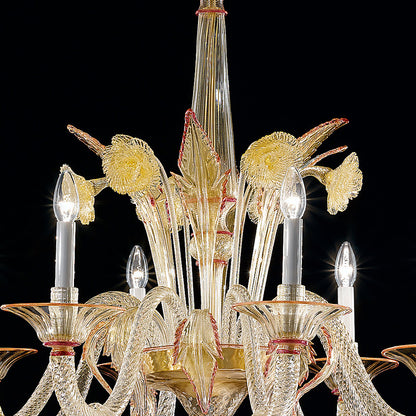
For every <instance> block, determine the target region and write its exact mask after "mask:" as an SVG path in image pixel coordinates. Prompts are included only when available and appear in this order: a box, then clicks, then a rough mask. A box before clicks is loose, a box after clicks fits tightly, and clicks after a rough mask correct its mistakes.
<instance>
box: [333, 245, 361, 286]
mask: <svg viewBox="0 0 416 416" xmlns="http://www.w3.org/2000/svg"><path fill="white" fill-rule="evenodd" d="M356 277H357V263H356V260H355V255H354V251H353V250H352V247H351V244H350V243H349V242H348V241H345V242H344V243H342V245H341V247H340V248H339V250H338V254H337V258H336V260H335V280H336V282H337V284H338V287H353V286H354V283H355V279H356Z"/></svg>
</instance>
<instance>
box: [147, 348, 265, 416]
mask: <svg viewBox="0 0 416 416" xmlns="http://www.w3.org/2000/svg"><path fill="white" fill-rule="evenodd" d="M221 348H222V354H223V357H224V359H223V360H222V359H218V360H217V365H218V369H217V372H216V375H215V379H214V384H213V388H212V396H211V400H210V406H209V411H208V413H206V414H208V415H211V416H213V415H223V414H227V415H229V416H231V415H233V414H234V413H235V411H236V410H237V409H238V407H239V405H240V404H241V402H242V400H243V399H244V398H245V397H246V395H247V383H246V377H245V364H244V348H243V346H242V345H229V344H227V345H222V346H221ZM145 352H146V354H145V358H144V372H145V374H146V380H147V382H148V383H149V384H150V386H151V387H153V388H154V389H156V390H161V391H164V390H167V391H172V392H174V393H175V395H176V397H177V398H178V399H179V401H180V402H181V404H182V406H183V407H184V408H185V410H186V411H187V413H188V414H189V415H200V416H202V415H203V414H204V413H203V412H202V411H201V409H200V407H199V404H198V401H197V399H196V393H195V390H194V388H193V387H192V384H191V383H190V381H189V380H188V377H187V375H186V373H185V372H184V371H182V369H181V366H180V364H173V353H174V349H173V346H165V347H156V348H148V349H146V350H145ZM265 361H266V355H265V354H264V362H265Z"/></svg>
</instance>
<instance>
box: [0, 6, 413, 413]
mask: <svg viewBox="0 0 416 416" xmlns="http://www.w3.org/2000/svg"><path fill="white" fill-rule="evenodd" d="M226 14H227V12H226V10H225V9H224V6H223V2H222V0H201V4H200V7H199V9H198V11H197V15H198V32H197V50H196V64H195V79H194V90H193V98H192V106H191V109H190V110H188V111H187V112H186V113H185V126H184V132H183V138H182V142H181V143H180V146H179V157H178V168H179V171H178V172H174V173H171V174H170V173H168V172H169V170H166V169H165V167H163V166H162V164H161V163H160V161H159V160H158V158H157V157H156V155H155V153H154V152H153V150H152V149H151V148H150V146H149V145H148V144H147V143H146V142H145V141H143V140H141V139H138V138H135V137H131V136H127V135H123V134H117V135H115V136H114V137H113V138H112V140H111V143H109V144H103V143H101V142H100V141H99V140H97V139H96V138H94V137H92V136H91V135H90V134H88V133H86V132H84V131H82V130H80V129H78V128H77V127H75V126H72V125H69V126H68V130H69V132H70V133H72V134H73V135H74V136H75V137H76V138H78V139H79V140H80V141H81V142H82V143H84V144H85V145H86V146H87V147H88V148H89V149H90V150H91V151H92V152H93V153H95V154H96V155H97V156H98V157H99V158H100V159H101V163H102V169H103V177H101V178H97V179H85V178H84V177H83V176H81V175H79V174H77V173H75V172H74V171H73V170H72V169H71V168H70V167H69V166H68V165H63V166H62V168H61V172H60V175H59V178H58V181H57V184H56V188H55V193H54V201H53V208H54V213H55V216H56V229H57V231H56V265H55V266H56V267H55V285H54V287H52V288H51V294H50V302H48V303H18V304H7V305H3V306H2V309H3V310H4V311H7V312H11V313H14V314H16V315H18V316H19V317H21V318H23V319H24V320H26V321H27V322H28V323H29V324H30V325H31V326H32V327H33V328H34V329H35V331H36V334H37V336H38V338H39V340H40V341H41V342H42V343H43V345H44V346H46V347H48V348H50V350H51V353H50V361H49V364H48V366H47V368H46V370H45V372H44V374H43V376H42V378H41V380H40V382H39V384H38V386H37V387H36V389H35V391H34V392H33V394H32V395H31V396H30V398H29V400H28V401H27V403H26V404H25V405H24V406H23V407H22V409H21V410H20V411H18V412H17V413H16V415H18V416H24V415H27V416H29V415H30V416H35V415H38V414H40V413H41V412H42V410H43V408H44V406H45V405H46V403H47V402H48V400H49V399H50V397H51V395H52V394H53V393H54V394H55V395H56V397H57V400H58V402H59V405H60V407H61V412H60V414H61V415H66V416H72V415H74V416H116V415H122V414H125V413H124V412H125V411H126V409H127V408H128V407H129V408H130V409H129V410H127V412H128V411H129V412H130V414H131V415H134V416H138V415H140V416H153V415H154V416H156V415H157V416H173V415H174V414H175V409H176V405H177V401H179V402H180V404H181V405H182V406H183V408H184V409H185V411H186V412H187V414H189V415H195V416H196V415H201V416H202V415H211V416H214V415H228V416H232V415H233V414H235V412H237V410H238V408H239V407H240V405H241V403H242V401H243V400H244V399H245V398H246V396H248V397H249V401H250V406H251V409H252V413H253V415H255V416H273V415H276V416H280V415H282V416H286V415H287V416H292V415H297V416H301V415H303V412H302V409H301V402H300V399H301V398H302V397H303V396H304V395H305V394H306V393H308V392H309V391H310V390H312V389H313V388H314V387H316V386H317V385H318V384H320V383H322V382H324V383H325V384H326V385H327V386H328V387H329V388H330V390H331V392H332V393H333V394H335V395H336V396H337V397H338V401H337V409H336V410H335V409H334V413H335V412H336V414H337V415H352V416H358V415H360V416H362V415H369V416H373V415H374V416H375V415H400V413H398V412H397V411H395V410H394V409H392V408H391V407H390V406H389V405H388V404H387V403H386V402H385V401H384V400H383V399H382V397H381V396H380V395H379V393H378V392H377V390H376V389H375V387H374V386H373V384H372V379H373V378H374V377H375V376H376V375H378V374H380V373H381V372H383V371H385V370H388V369H391V368H394V367H395V366H397V365H398V362H399V361H400V362H402V363H404V364H405V365H406V366H408V367H409V368H410V369H411V371H413V373H414V374H415V375H416V364H415V362H416V360H415V359H414V354H415V351H416V346H413V345H403V346H398V347H392V348H388V349H386V350H385V351H384V355H385V357H384V358H366V357H360V355H359V351H358V346H357V344H356V343H355V328H354V289H353V286H354V282H355V278H356V262H355V256H354V252H353V249H352V247H351V245H350V244H349V243H348V242H345V243H343V244H342V246H341V247H340V249H339V252H338V255H337V259H336V264H335V270H334V278H335V280H336V282H337V285H338V301H339V302H338V304H331V303H328V302H327V301H326V300H325V299H324V298H322V297H321V296H319V295H318V294H315V293H313V292H311V291H308V290H307V289H306V287H305V286H304V285H303V284H302V235H303V225H302V217H303V214H304V212H305V208H306V204H307V199H306V192H305V187H304V184H303V178H305V177H313V178H314V179H316V180H317V181H318V182H319V183H320V184H322V185H323V186H324V188H325V191H326V192H327V209H328V212H329V213H330V214H332V215H335V214H337V213H338V212H342V211H345V210H346V209H347V207H348V204H349V202H350V200H352V199H354V198H355V197H357V195H358V194H359V192H360V190H361V186H362V173H361V170H360V169H359V163H358V156H357V155H356V153H354V152H352V153H349V154H348V155H347V156H346V157H345V159H344V161H343V162H342V163H341V164H340V166H338V167H337V168H335V169H331V168H329V167H326V166H325V165H323V164H322V163H321V162H322V161H323V160H324V159H325V158H326V157H328V156H331V155H334V154H336V153H341V152H344V151H346V146H341V147H337V148H335V149H333V150H329V151H326V152H323V153H321V154H318V155H317V154H316V152H317V150H318V148H319V146H320V145H321V144H322V143H323V142H324V141H325V140H326V139H328V138H329V136H331V134H332V133H334V132H335V131H336V130H338V129H339V128H340V127H342V126H344V125H345V124H347V123H348V120H346V119H344V118H334V119H332V120H330V121H326V122H323V123H322V124H320V125H318V126H317V127H315V128H313V129H311V130H309V131H307V132H306V133H305V134H303V135H302V136H300V137H294V136H293V135H291V134H289V133H286V132H281V131H278V132H273V133H271V134H269V135H266V136H264V137H262V138H260V139H258V140H256V141H255V142H253V143H252V144H251V145H250V146H249V147H248V149H247V150H246V151H245V152H244V154H243V156H242V158H241V161H240V162H239V163H237V162H236V159H235V152H234V138H233V126H232V119H231V109H230V92H229V85H228V67H227V50H226V31H225V20H226ZM106 188H111V189H112V190H113V191H115V193H118V194H121V195H128V196H129V198H130V199H131V201H132V203H133V205H134V208H135V210H136V214H137V217H138V220H139V221H140V222H141V223H142V224H143V227H144V229H145V232H146V236H147V239H148V242H149V246H150V249H151V255H152V262H153V265H154V269H155V275H156V279H157V285H156V287H154V288H153V289H151V290H149V291H147V290H146V287H147V283H148V274H149V271H148V264H147V259H146V256H145V254H144V252H143V250H142V249H141V247H139V246H135V247H133V248H132V251H131V253H130V256H129V259H128V262H127V266H126V276H127V282H128V285H129V287H130V292H129V293H125V292H116V291H111V292H105V293H102V294H99V295H97V296H95V297H93V298H92V299H90V300H89V301H88V302H86V303H78V289H77V287H76V286H75V281H74V264H75V241H76V222H77V221H79V222H81V223H82V224H84V225H87V224H89V223H90V222H92V221H93V220H94V216H95V214H94V203H95V199H96V197H97V196H98V195H99V193H100V192H101V191H103V190H104V189H106ZM98 198H99V197H98ZM248 221H251V222H252V223H254V224H255V235H254V244H253V247H252V249H251V252H250V256H251V258H250V268H249V277H248V281H247V284H244V285H243V284H242V282H240V274H241V260H242V258H241V257H242V253H243V247H244V245H245V243H246V240H247V238H246V237H245V236H246V234H245V232H246V228H247V224H246V223H247V222H248ZM279 226H281V227H283V246H282V250H283V259H282V279H281V282H276V295H275V297H274V298H273V299H270V300H266V299H264V296H265V288H266V282H267V281H268V278H269V268H270V263H271V254H272V248H273V246H274V244H275V240H276V234H277V230H278V228H279ZM312 342H314V343H320V344H321V346H322V351H324V355H325V356H322V357H316V356H315V352H314V348H313V346H312V345H313V344H312ZM81 346H82V347H81ZM76 347H81V348H82V351H83V353H82V358H81V360H80V361H79V362H77V363H76V362H75V350H74V348H76ZM34 352H35V351H34V350H31V349H28V348H13V349H12V348H3V349H0V379H2V378H4V377H5V375H6V373H7V371H8V370H9V368H10V366H11V365H12V364H13V363H14V362H15V361H16V360H18V359H20V358H22V357H24V356H27V355H30V354H32V353H34ZM103 356H104V357H107V360H106V361H105V362H104V361H103V360H102V357H103ZM93 378H95V379H96V380H98V382H99V383H100V384H101V385H102V387H103V388H104V389H105V390H106V391H107V392H108V399H107V400H106V401H105V402H104V403H102V404H101V403H92V404H91V403H87V399H86V397H87V393H88V391H89V388H90V385H91V382H92V379H93ZM111 379H113V380H114V382H112V381H111ZM1 414H2V412H1V410H0V415H1Z"/></svg>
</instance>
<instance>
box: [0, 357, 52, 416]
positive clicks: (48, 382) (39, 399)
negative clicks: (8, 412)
mask: <svg viewBox="0 0 416 416" xmlns="http://www.w3.org/2000/svg"><path fill="white" fill-rule="evenodd" d="M52 393H53V384H52V366H51V364H48V366H47V367H46V370H45V372H44V373H43V376H42V378H41V379H40V381H39V383H38V385H37V386H36V389H35V390H34V392H33V393H32V395H31V396H30V398H29V400H28V401H27V402H26V404H25V405H24V406H23V407H22V408H21V409H20V410H19V411H18V412H17V413H16V414H15V416H37V415H38V414H39V413H40V412H41V411H42V409H43V408H44V407H45V405H46V403H47V402H48V400H49V398H50V397H51V395H52ZM0 415H2V413H0Z"/></svg>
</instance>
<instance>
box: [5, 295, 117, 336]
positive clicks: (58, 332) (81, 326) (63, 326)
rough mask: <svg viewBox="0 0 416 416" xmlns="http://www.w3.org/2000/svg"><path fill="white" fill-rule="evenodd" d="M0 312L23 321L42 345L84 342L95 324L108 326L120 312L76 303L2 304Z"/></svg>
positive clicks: (106, 307)
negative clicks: (10, 314)
mask: <svg viewBox="0 0 416 416" xmlns="http://www.w3.org/2000/svg"><path fill="white" fill-rule="evenodd" d="M1 309H2V310H4V311H7V312H11V313H13V314H15V315H17V316H20V317H21V318H23V319H24V320H26V321H27V322H28V323H29V324H30V325H31V326H32V327H33V329H34V330H35V331H36V335H37V336H38V338H39V340H40V341H41V342H43V343H49V342H55V341H64V342H66V341H68V342H72V343H75V344H82V343H83V342H85V340H86V339H87V336H88V334H89V333H90V332H91V331H92V330H93V329H94V328H95V326H96V325H98V324H99V323H101V324H103V323H104V322H106V321H107V322H108V323H109V322H110V318H113V317H114V316H115V315H117V314H119V313H121V312H123V311H124V308H119V307H115V306H107V305H91V304H76V303H74V304H64V303H15V304H9V305H2V306H1Z"/></svg>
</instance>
